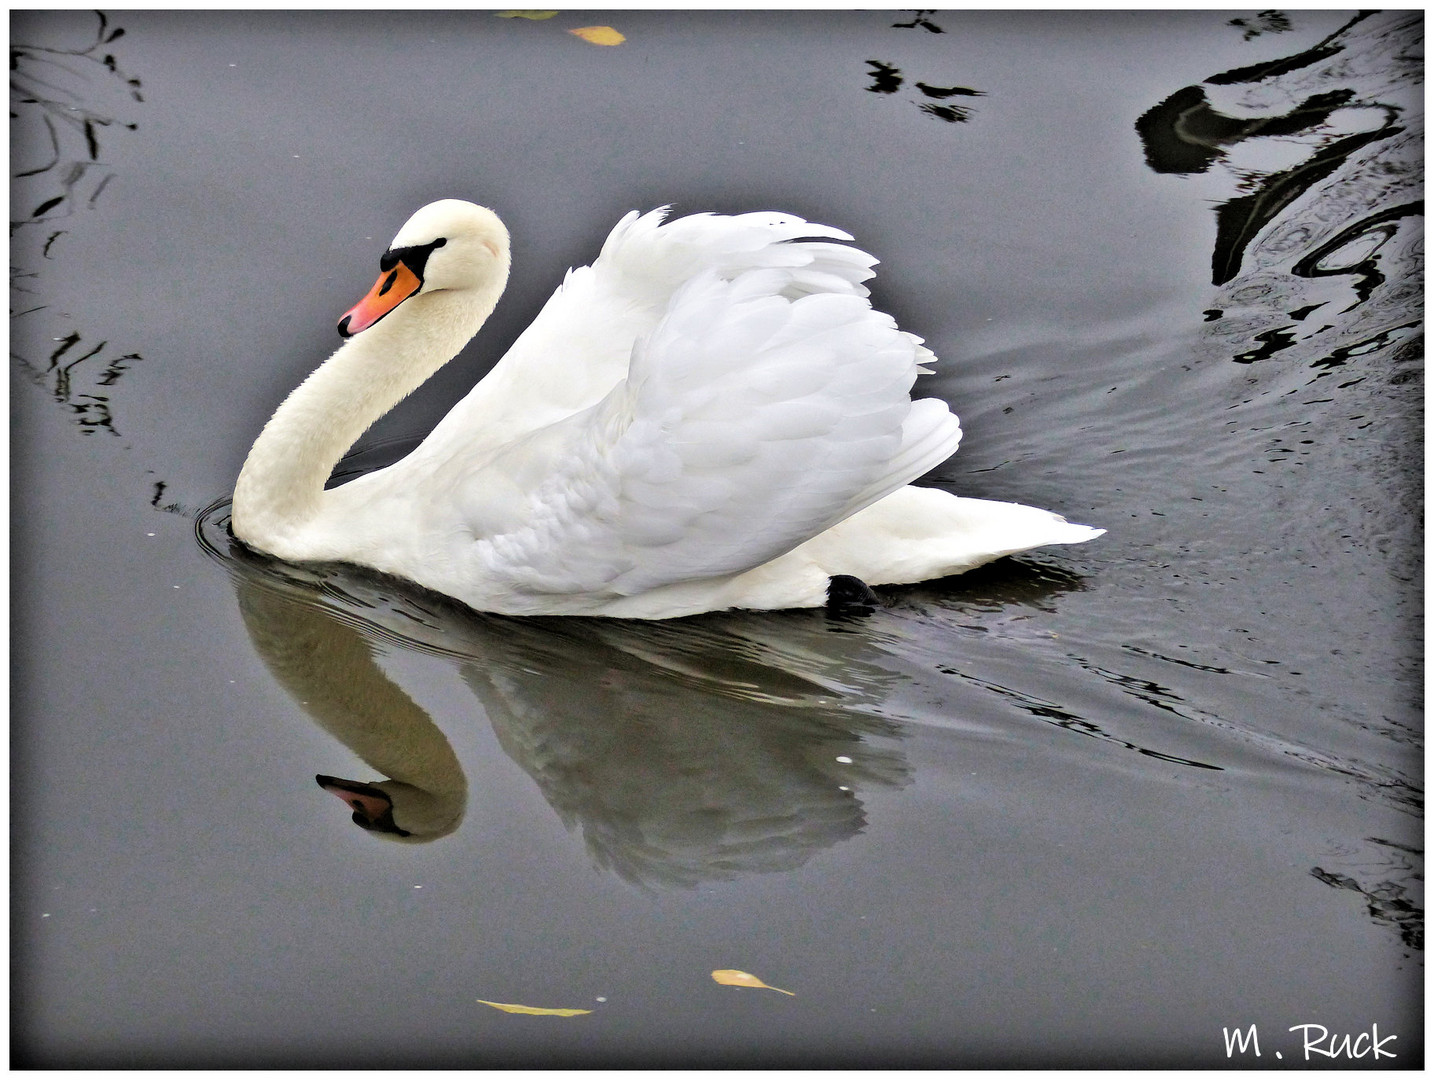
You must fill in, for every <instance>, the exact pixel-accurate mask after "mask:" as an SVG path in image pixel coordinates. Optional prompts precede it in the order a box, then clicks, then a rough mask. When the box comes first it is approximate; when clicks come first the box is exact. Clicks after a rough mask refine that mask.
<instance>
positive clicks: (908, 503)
mask: <svg viewBox="0 0 1434 1080" xmlns="http://www.w3.org/2000/svg"><path fill="white" fill-rule="evenodd" d="M664 214H665V211H664V210H657V211H654V212H651V213H648V214H644V215H642V216H639V215H638V214H637V213H636V212H635V211H634V212H633V213H630V214H628V215H627V216H626V217H625V218H623V219H622V221H620V222H619V223H618V224H617V226H616V227H615V228H614V229H613V231H612V233H611V235H609V237H608V238H607V242H606V243H605V244H604V245H603V249H602V252H601V254H600V255H599V257H598V258H597V260H596V261H595V262H594V263H593V264H592V265H591V266H587V267H582V268H580V269H577V270H572V271H570V272H569V273H568V275H567V277H566V278H565V279H564V281H563V284H562V286H561V287H560V288H559V289H558V291H557V292H556V293H555V294H554V295H553V296H552V298H551V299H550V300H549V301H548V303H547V305H546V306H545V307H544V308H543V310H542V311H541V312H540V313H539V315H538V317H537V318H536V319H535V320H534V321H533V323H532V325H531V326H529V327H528V329H527V330H526V331H525V332H524V333H523V334H522V336H521V337H519V339H518V340H517V341H516V342H515V343H514V345H513V347H512V348H511V349H510V350H509V352H508V353H507V355H506V356H504V357H503V359H502V360H501V361H500V362H499V363H498V364H497V366H496V367H494V369H493V370H492V371H491V372H490V373H489V374H488V376H487V377H486V378H484V379H483V380H482V381H480V382H479V383H478V385H477V386H476V387H474V389H473V390H472V392H471V393H469V394H468V396H467V397H466V398H464V399H463V400H462V401H461V402H459V403H458V405H457V406H455V407H454V409H453V410H452V411H451V412H450V413H449V414H448V415H447V416H446V417H445V418H444V419H443V421H442V422H441V423H439V425H438V426H437V427H436V428H435V429H434V430H433V432H432V433H431V434H430V435H429V436H428V438H427V439H425V440H424V441H423V443H422V444H421V445H420V446H419V447H418V448H417V449H415V450H414V451H413V452H412V453H410V454H409V455H408V456H407V457H405V458H404V459H403V460H401V461H399V462H397V463H396V464H394V465H391V466H389V467H388V468H385V469H380V470H378V471H376V472H372V473H369V474H367V475H364V476H361V477H358V478H357V479H354V480H351V481H349V482H348V483H346V484H343V485H341V486H339V487H336V488H333V489H331V490H327V491H326V490H324V484H325V482H326V481H327V480H328V478H329V475H330V473H331V471H332V469H333V467H334V465H335V464H336V463H337V462H338V460H339V458H340V457H341V456H342V455H343V453H344V452H345V451H346V450H347V449H348V448H349V447H350V446H352V445H353V443H354V442H355V441H356V440H357V439H358V438H359V436H360V435H362V434H363V432H364V431H365V429H367V428H368V427H369V425H370V424H372V423H373V422H374V421H375V420H377V419H378V418H379V417H380V416H382V415H383V414H384V413H385V412H387V411H388V410H389V409H390V408H392V407H393V406H394V405H395V404H397V403H398V402H399V401H400V400H401V399H402V398H403V397H404V396H405V395H407V394H408V393H409V392H411V391H412V390H414V389H415V388H416V387H418V386H419V385H420V384H422V383H423V382H424V380H426V379H427V378H428V377H429V376H430V375H432V374H433V373H434V372H435V371H436V370H437V369H438V368H439V367H441V366H442V365H443V364H444V363H446V362H447V361H448V360H449V359H450V358H451V357H453V356H454V355H455V354H457V352H458V351H459V350H460V349H461V348H462V347H463V345H464V344H465V343H466V342H467V341H468V340H469V339H470V338H471V337H472V336H473V335H474V334H475V333H476V332H477V330H478V328H479V327H480V326H481V325H482V324H483V322H484V320H486V319H487V317H488V316H489V314H490V313H491V312H492V310H493V307H494V305H495V304H496V303H497V302H498V297H499V295H500V294H501V293H502V291H503V287H504V285H505V283H506V281H507V277H508V266H509V248H508V232H507V229H506V228H504V226H503V224H502V222H501V221H499V220H498V217H497V215H495V214H494V213H493V212H492V211H491V210H487V209H485V208H483V207H480V206H475V205H473V204H472V203H467V202H462V201H459V200H455V199H445V200H442V201H440V202H435V203H431V204H429V205H428V206H425V207H423V208H422V209H421V210H419V211H418V212H417V213H416V214H414V215H413V217H411V218H410V219H409V220H408V222H407V223H406V224H405V225H404V226H403V228H402V229H400V230H399V232H398V235H397V236H396V237H394V240H393V244H392V245H391V247H390V248H389V250H388V252H387V253H386V254H385V255H384V257H383V259H382V261H381V262H380V267H381V269H382V272H381V274H380V275H379V279H378V282H377V283H376V284H375V286H374V288H373V290H372V291H371V292H370V293H369V294H368V295H367V296H366V297H365V298H364V299H363V300H361V301H360V302H359V303H358V304H357V305H356V306H355V307H354V308H353V309H352V310H350V311H349V312H348V313H347V314H345V315H344V317H343V319H342V320H341V321H340V323H339V332H340V333H341V334H343V335H344V336H345V337H346V338H347V339H348V340H347V341H346V342H345V343H344V344H343V346H342V347H340V348H339V349H338V351H337V352H335V353H334V354H333V355H332V356H331V357H330V358H329V359H328V361H327V362H325V363H324V364H323V365H322V366H321V367H319V368H318V370H316V371H315V372H314V373H313V374H311V375H310V376H309V377H308V379H306V380H305V381H304V382H303V384H302V385H300V386H299V387H298V388H297V389H296V390H295V391H294V392H293V393H292V394H291V395H290V396H289V397H288V399H287V400H286V401H284V403H283V404H282V405H281V406H280V407H279V409H278V410H277V411H276V412H275V413H274V416H273V418H272V419H270V421H269V423H268V424H267V425H266V426H265V428H264V430H263V432H262V433H261V434H260V435H259V438H258V439H257V440H256V441H255V443H254V446H253V449H252V450H251V451H250V452H249V457H248V459H247V460H246V461H245V463H244V467H243V469H242V470H241V472H240V474H239V479H238V481H237V483H236V485H235V489H234V502H233V511H232V528H233V531H234V533H235V535H236V536H238V537H239V538H240V539H241V540H243V541H244V542H246V543H247V544H249V545H250V546H252V547H254V548H257V549H259V550H261V551H264V552H267V553H269V554H271V555H274V556H277V557H279V558H282V559H287V560H293V561H342V562H349V563H356V564H361V565H364V566H368V567H372V568H374V569H377V570H381V571H384V572H386V573H389V574H395V575H397V576H399V577H403V578H407V579H409V580H412V581H415V582H418V583H419V584H421V585H424V586H426V587H428V588H430V589H434V590H437V591H438V592H441V593H445V594H447V595H449V596H452V597H454V598H456V599H458V600H461V601H463V602H464V603H466V604H468V605H469V606H471V607H474V608H477V609H479V610H485V611H496V612H504V613H507V614H515V615H527V614H586V615H610V616H620V617H631V618H646V619H659V618H669V617H673V616H678V615H688V614H694V613H697V612H703V611H713V610H720V609H725V608H733V607H736V608H759V609H762V608H793V607H814V606H821V605H822V604H824V603H826V601H827V597H828V587H829V584H830V583H831V581H832V579H833V578H838V579H842V578H844V577H847V576H849V577H854V578H859V579H861V581H863V582H867V583H870V584H890V583H900V582H912V581H920V580H924V579H927V578H932V577H939V576H943V575H946V574H954V573H959V572H961V571H964V570H969V569H971V568H972V567H974V566H978V565H980V564H981V563H985V562H989V561H990V560H992V559H995V558H999V557H1000V556H1002V555H1008V554H1011V553H1013V552H1017V551H1024V550H1026V549H1028V548H1033V547H1038V546H1041V545H1045V544H1073V543H1080V542H1081V541H1084V540H1090V539H1092V538H1094V537H1096V536H1099V535H1100V534H1101V532H1102V531H1103V530H1100V529H1092V528H1088V527H1086V526H1084V525H1075V524H1072V523H1070V522H1067V521H1066V520H1065V519H1064V518H1061V517H1059V516H1057V515H1055V514H1052V513H1049V512H1047V511H1044V510H1037V509H1034V508H1031V507H1026V506H1018V505H1016V504H1013V503H996V502H987V501H983V500H976V499H962V498H957V497H956V496H953V495H951V494H949V493H946V492H943V491H939V490H936V489H932V488H914V487H908V486H906V485H907V484H908V483H909V482H910V481H911V480H913V479H915V478H916V477H918V476H920V475H921V474H922V473H925V472H927V471H928V470H930V469H931V468H933V467H935V466H936V465H938V464H940V463H941V462H942V461H944V460H945V459H946V458H947V457H948V456H950V454H951V453H952V452H954V451H955V449H956V445H957V443H958V442H959V441H960V438H961V428H960V425H959V423H958V422H957V419H956V417H955V416H953V415H952V414H951V412H950V410H949V409H947V407H946V405H945V404H943V403H942V402H940V401H936V400H933V399H922V400H918V401H912V400H911V397H910V389H911V385H912V383H913V381H914V380H915V377H916V374H917V372H918V371H919V370H922V368H921V367H920V365H921V364H923V363H930V362H933V361H934V360H935V357H934V356H932V354H931V353H930V352H929V351H928V350H927V349H926V348H924V347H923V346H922V345H921V343H920V341H921V339H919V338H917V337H914V336H912V335H910V334H907V333H904V332H902V331H900V330H898V329H897V328H896V325H895V323H894V322H893V320H892V319H891V318H890V316H887V315H884V314H882V313H880V312H876V311H873V310H872V308H871V305H870V303H869V302H868V301H867V299H866V297H867V295H868V293H867V290H866V288H865V287H864V286H863V285H862V284H861V282H862V281H864V280H866V279H867V278H869V277H871V276H872V270H871V267H872V266H873V265H874V264H875V263H876V260H875V259H874V258H873V257H872V256H870V255H868V254H866V253H865V252H863V251H859V250H857V249H856V248H854V247H850V246H847V245H845V244H838V243H831V242H830V241H831V240H850V239H851V237H849V236H847V235H846V234H845V233H843V232H841V231H840V230H837V229H834V228H831V227H829V226H825V225H813V224H809V223H807V222H805V221H803V220H801V219H800V218H796V217H792V216H790V215H787V214H778V213H751V214H742V215H739V216H736V217H723V216H716V215H710V214H698V215H694V216H690V217H683V218H679V219H676V220H673V221H670V222H667V223H663V217H664ZM818 237H820V238H825V239H822V240H818V239H813V238H818ZM856 584H857V585H858V586H859V585H860V583H859V582H858V583H856Z"/></svg>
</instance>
